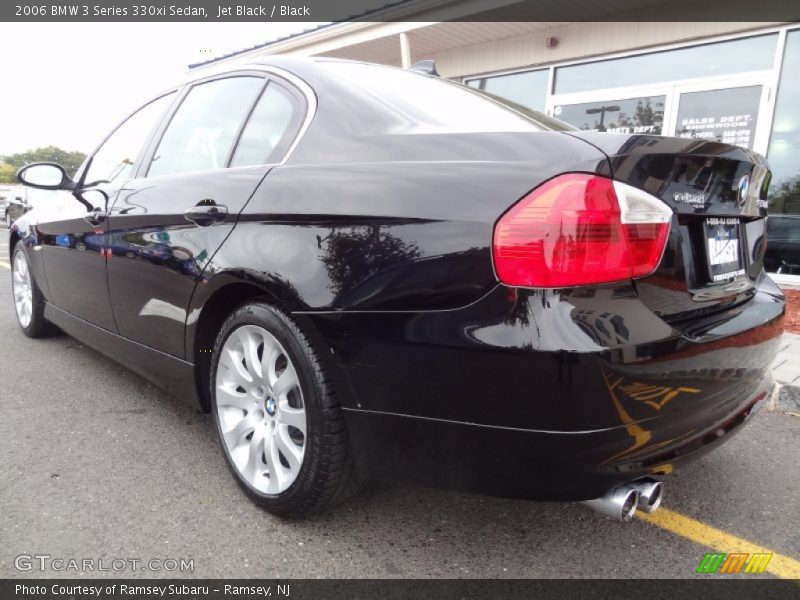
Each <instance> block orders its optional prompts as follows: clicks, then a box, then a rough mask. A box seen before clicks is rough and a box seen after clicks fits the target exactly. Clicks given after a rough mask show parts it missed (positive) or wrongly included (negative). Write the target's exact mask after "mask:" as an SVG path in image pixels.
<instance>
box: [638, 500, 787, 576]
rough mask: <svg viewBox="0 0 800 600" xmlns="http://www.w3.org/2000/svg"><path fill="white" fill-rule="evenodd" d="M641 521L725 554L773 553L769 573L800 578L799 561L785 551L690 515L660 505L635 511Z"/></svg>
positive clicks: (767, 570)
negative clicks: (744, 537)
mask: <svg viewBox="0 0 800 600" xmlns="http://www.w3.org/2000/svg"><path fill="white" fill-rule="evenodd" d="M636 516H637V517H639V518H640V519H641V520H642V521H645V522H646V523H650V524H651V525H655V526H656V527H660V528H661V529H665V530H666V531H669V532H670V533H674V534H676V535H679V536H680V537H682V538H686V539H687V540H690V541H692V542H694V543H695V544H700V545H701V546H705V547H706V548H714V549H715V550H717V551H718V552H724V553H726V554H732V553H739V552H741V553H743V552H746V553H749V554H760V553H766V554H772V559H771V560H770V561H769V564H768V565H767V568H766V572H767V573H770V574H772V575H775V576H776V577H780V578H782V579H800V561H798V560H795V559H794V558H791V557H789V556H786V555H785V554H780V553H778V552H775V551H774V550H770V549H769V548H766V547H764V546H760V545H759V544H754V543H753V542H750V541H748V540H745V539H742V538H740V537H737V536H735V535H732V534H730V533H727V532H725V531H722V530H721V529H717V528H715V527H712V526H711V525H707V524H705V523H703V522H701V521H697V520H696V519H692V518H691V517H686V516H684V515H681V514H679V513H676V512H673V511H671V510H669V509H666V508H660V509H658V510H657V511H656V512H654V513H653V514H650V515H648V514H647V513H643V512H641V511H639V512H637V513H636Z"/></svg>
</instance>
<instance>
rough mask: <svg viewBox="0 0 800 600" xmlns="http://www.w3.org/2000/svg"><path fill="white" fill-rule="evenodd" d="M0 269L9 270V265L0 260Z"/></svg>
mask: <svg viewBox="0 0 800 600" xmlns="http://www.w3.org/2000/svg"><path fill="white" fill-rule="evenodd" d="M0 267H5V268H6V269H9V270H11V265H10V264H8V263H7V262H3V261H2V260H0Z"/></svg>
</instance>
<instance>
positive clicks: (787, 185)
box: [765, 31, 800, 275]
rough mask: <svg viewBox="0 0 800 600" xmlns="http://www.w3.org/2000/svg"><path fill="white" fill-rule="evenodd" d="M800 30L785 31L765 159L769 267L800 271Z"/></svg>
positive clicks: (773, 269)
mask: <svg viewBox="0 0 800 600" xmlns="http://www.w3.org/2000/svg"><path fill="white" fill-rule="evenodd" d="M798 106H800V31H790V32H789V33H788V34H787V35H786V49H785V51H784V56H783V67H782V69H781V78H780V83H779V85H778V96H777V98H776V102H775V118H774V121H773V124H772V136H771V138H770V143H769V150H768V152H767V159H768V161H769V166H770V169H771V170H772V183H771V184H770V202H769V214H770V217H769V218H768V219H767V221H768V223H769V225H768V229H767V237H768V239H769V243H768V244H767V259H766V261H765V262H766V266H767V269H768V270H770V271H780V272H782V273H792V274H795V275H800V216H795V217H790V216H788V215H791V214H795V215H800V110H798Z"/></svg>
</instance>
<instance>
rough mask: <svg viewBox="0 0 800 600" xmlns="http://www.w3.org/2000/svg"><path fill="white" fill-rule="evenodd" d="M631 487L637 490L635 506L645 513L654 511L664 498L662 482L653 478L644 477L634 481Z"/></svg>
mask: <svg viewBox="0 0 800 600" xmlns="http://www.w3.org/2000/svg"><path fill="white" fill-rule="evenodd" d="M631 487H632V488H633V489H635V490H636V491H637V492H639V502H638V503H637V508H638V509H639V510H643V511H644V512H646V513H647V514H650V513H654V512H655V511H656V510H657V509H658V507H659V506H661V500H662V499H663V498H664V484H663V483H662V482H660V481H656V480H655V479H644V480H642V481H634V482H633V483H631Z"/></svg>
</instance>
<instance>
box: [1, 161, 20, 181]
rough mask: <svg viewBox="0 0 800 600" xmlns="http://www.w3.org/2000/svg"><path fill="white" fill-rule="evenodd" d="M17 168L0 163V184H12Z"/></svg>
mask: <svg viewBox="0 0 800 600" xmlns="http://www.w3.org/2000/svg"><path fill="white" fill-rule="evenodd" d="M16 174H17V168H16V167H15V166H14V165H9V164H6V163H0V183H14V181H15V179H14V175H16Z"/></svg>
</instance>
